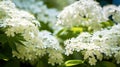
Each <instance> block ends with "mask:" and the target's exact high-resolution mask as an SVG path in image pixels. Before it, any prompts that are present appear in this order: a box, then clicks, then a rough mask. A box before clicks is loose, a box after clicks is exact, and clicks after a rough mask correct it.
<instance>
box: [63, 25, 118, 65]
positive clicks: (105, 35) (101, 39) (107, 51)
mask: <svg viewBox="0 0 120 67" xmlns="http://www.w3.org/2000/svg"><path fill="white" fill-rule="evenodd" d="M119 31H120V24H118V25H114V26H113V27H112V28H111V29H110V30H107V29H104V30H101V31H97V32H94V33H93V34H89V33H87V32H83V33H81V34H80V35H79V36H78V37H76V38H72V39H69V40H67V41H65V45H66V47H65V49H66V55H69V54H73V51H77V52H80V51H81V52H82V51H84V53H83V55H84V59H85V60H86V59H89V63H90V64H91V65H95V63H96V62H97V59H98V60H100V61H101V60H102V59H104V58H103V56H107V57H108V58H111V57H112V56H114V57H115V58H116V61H117V63H120V59H118V58H119V56H120V54H119V50H120V32H119Z"/></svg>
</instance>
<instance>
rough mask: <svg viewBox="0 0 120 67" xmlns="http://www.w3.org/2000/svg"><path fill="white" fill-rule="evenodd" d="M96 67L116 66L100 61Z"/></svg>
mask: <svg viewBox="0 0 120 67" xmlns="http://www.w3.org/2000/svg"><path fill="white" fill-rule="evenodd" d="M96 67H116V65H115V64H114V63H112V62H109V61H102V62H98V63H97V64H96Z"/></svg>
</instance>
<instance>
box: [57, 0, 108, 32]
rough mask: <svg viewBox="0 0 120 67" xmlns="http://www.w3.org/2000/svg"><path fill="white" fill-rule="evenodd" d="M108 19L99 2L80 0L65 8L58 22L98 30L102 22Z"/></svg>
mask: <svg viewBox="0 0 120 67" xmlns="http://www.w3.org/2000/svg"><path fill="white" fill-rule="evenodd" d="M93 4H94V5H93ZM107 20H108V17H106V16H104V13H103V10H102V8H101V6H100V5H99V4H98V3H97V2H95V1H94V0H80V1H77V2H75V3H73V4H71V5H70V6H67V7H65V8H64V10H63V11H62V12H61V13H60V14H59V15H58V22H57V24H58V25H62V26H64V27H73V26H79V25H83V26H89V27H91V28H92V29H94V30H98V29H100V28H101V25H100V23H101V22H105V21H107Z"/></svg>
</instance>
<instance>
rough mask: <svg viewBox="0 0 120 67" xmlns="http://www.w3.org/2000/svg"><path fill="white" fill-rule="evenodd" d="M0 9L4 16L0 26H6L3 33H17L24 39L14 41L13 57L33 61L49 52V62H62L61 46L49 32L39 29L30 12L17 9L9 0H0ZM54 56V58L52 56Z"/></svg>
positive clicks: (13, 35) (10, 35)
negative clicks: (18, 41)
mask: <svg viewBox="0 0 120 67" xmlns="http://www.w3.org/2000/svg"><path fill="white" fill-rule="evenodd" d="M0 9H1V10H0V11H1V12H3V11H5V14H4V13H3V14H1V15H5V17H2V18H0V21H1V20H2V22H0V26H2V24H4V25H5V26H3V27H6V30H5V34H6V35H7V36H8V37H15V36H17V34H20V35H21V36H23V38H24V39H25V41H21V42H22V43H23V44H24V45H22V44H21V43H16V44H15V45H16V49H17V51H18V52H16V51H14V50H12V54H13V57H17V58H18V59H21V60H25V61H30V62H34V61H37V60H38V58H41V57H43V56H44V55H45V54H49V61H48V62H49V63H50V64H52V65H54V64H55V63H57V64H61V63H62V62H63V56H62V48H61V47H60V44H59V42H58V40H57V38H55V37H54V36H53V35H52V34H51V33H50V32H47V31H41V32H40V31H39V28H38V27H39V26H40V24H39V22H38V21H37V20H36V19H35V17H34V16H33V15H31V14H30V13H28V12H26V11H23V10H19V9H17V8H16V6H15V5H14V3H12V2H11V1H10V0H6V1H0ZM53 57H54V58H53Z"/></svg>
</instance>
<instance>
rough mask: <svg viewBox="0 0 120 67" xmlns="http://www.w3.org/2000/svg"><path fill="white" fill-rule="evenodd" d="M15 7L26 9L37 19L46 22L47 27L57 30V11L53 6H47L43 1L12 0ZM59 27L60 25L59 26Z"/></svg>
mask: <svg viewBox="0 0 120 67" xmlns="http://www.w3.org/2000/svg"><path fill="white" fill-rule="evenodd" d="M13 1H14V3H15V4H16V6H17V7H19V8H21V9H24V10H27V11H29V12H31V13H32V14H34V15H35V16H36V18H37V20H39V21H42V22H44V23H48V25H49V27H50V28H52V29H53V30H55V31H56V30H58V29H59V27H58V26H56V21H57V15H58V13H59V11H57V10H56V9H53V8H47V6H46V5H44V4H43V1H36V0H29V1H28V0H13ZM60 28H61V27H60Z"/></svg>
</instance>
